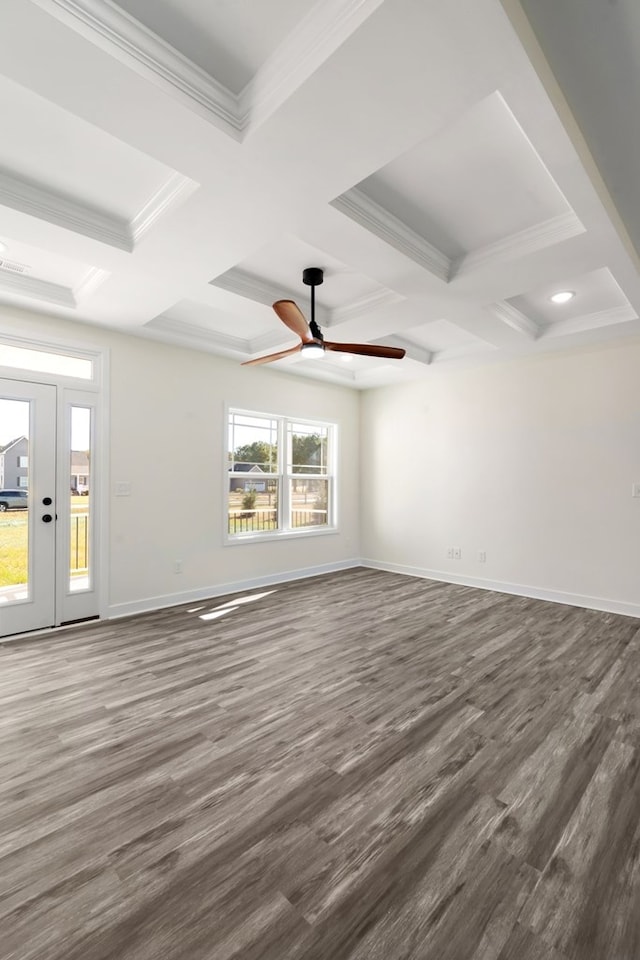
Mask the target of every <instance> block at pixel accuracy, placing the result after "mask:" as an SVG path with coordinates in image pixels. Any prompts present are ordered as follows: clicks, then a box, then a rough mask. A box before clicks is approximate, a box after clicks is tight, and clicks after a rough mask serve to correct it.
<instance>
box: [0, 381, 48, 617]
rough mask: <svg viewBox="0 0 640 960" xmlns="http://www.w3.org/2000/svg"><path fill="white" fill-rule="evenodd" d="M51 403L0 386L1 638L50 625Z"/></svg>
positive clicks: (28, 388) (44, 390)
mask: <svg viewBox="0 0 640 960" xmlns="http://www.w3.org/2000/svg"><path fill="white" fill-rule="evenodd" d="M56 399H57V388H56V387H55V386H52V385H50V384H41V383H24V382H21V381H17V380H1V379H0V636H7V635H9V634H12V633H22V632H24V631H27V630H37V629H38V628H40V627H47V626H52V625H53V624H54V623H55V612H56V603H55V599H56V592H55V588H56V528H57V521H56V514H57V505H56V409H57V405H56Z"/></svg>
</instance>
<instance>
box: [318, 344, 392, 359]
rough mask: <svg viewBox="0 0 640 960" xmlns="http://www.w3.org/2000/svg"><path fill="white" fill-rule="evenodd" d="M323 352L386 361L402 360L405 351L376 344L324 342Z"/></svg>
mask: <svg viewBox="0 0 640 960" xmlns="http://www.w3.org/2000/svg"><path fill="white" fill-rule="evenodd" d="M324 348H325V350H334V351H336V353H355V354H358V356H361V357H385V358H386V359H387V360H402V358H403V357H404V355H405V353H406V350H403V349H402V348H401V347H385V346H381V345H379V344H377V343H331V342H330V341H329V340H325V341H324Z"/></svg>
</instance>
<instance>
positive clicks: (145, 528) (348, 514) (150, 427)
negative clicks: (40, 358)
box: [0, 310, 359, 614]
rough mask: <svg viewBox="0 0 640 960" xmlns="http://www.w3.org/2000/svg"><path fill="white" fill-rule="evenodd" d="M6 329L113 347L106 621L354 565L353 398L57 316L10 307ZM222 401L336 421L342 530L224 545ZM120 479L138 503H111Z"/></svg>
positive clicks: (2, 315) (0, 318) (3, 318)
mask: <svg viewBox="0 0 640 960" xmlns="http://www.w3.org/2000/svg"><path fill="white" fill-rule="evenodd" d="M3 329H4V330H5V331H6V332H11V333H13V334H16V333H17V332H20V333H21V335H23V336H25V337H33V338H41V339H45V340H46V339H47V338H54V339H64V340H65V341H67V342H68V343H70V344H72V343H75V344H77V345H78V346H85V347H89V348H95V347H96V346H97V347H103V348H108V350H109V354H110V384H109V419H110V440H109V459H110V477H109V479H108V484H107V486H108V508H109V527H108V541H109V556H110V563H109V570H108V583H109V587H108V610H107V613H109V614H118V613H123V612H128V611H129V610H134V609H142V608H147V607H153V606H160V605H163V604H165V603H169V602H179V600H180V599H189V597H190V596H195V595H197V594H204V593H206V592H207V591H210V592H211V593H214V592H220V591H221V590H222V589H223V588H225V586H226V585H233V584H237V583H244V582H247V581H251V580H264V579H265V578H269V577H284V576H286V575H287V574H289V573H292V574H294V575H295V573H296V571H301V570H307V569H308V568H315V567H323V566H326V565H328V566H335V565H340V564H343V563H345V562H347V561H350V560H353V559H355V558H357V557H358V555H359V523H358V425H359V397H358V394H357V393H356V392H355V391H352V390H349V389H345V388H342V387H335V386H332V385H325V384H322V383H319V382H317V381H315V382H312V381H309V380H304V379H301V378H300V377H294V376H287V375H285V374H281V373H278V372H275V371H272V370H268V369H260V368H256V367H253V368H252V367H248V368H247V367H244V368H243V367H241V366H240V364H239V363H237V362H235V361H232V360H226V359H222V358H220V357H215V356H212V355H210V354H205V353H200V352H196V351H193V350H188V349H183V348H180V347H174V346H168V345H165V344H161V343H156V342H155V341H150V340H146V339H141V338H136V337H131V336H125V335H121V334H118V333H114V332H111V331H107V330H104V329H101V328H97V327H89V326H86V325H80V324H74V323H70V322H67V321H65V320H56V319H54V318H52V317H41V316H37V315H32V314H19V313H18V312H17V311H10V310H3V311H0V332H1V331H2V330H3ZM225 401H226V402H228V403H229V404H230V405H232V406H238V407H243V408H247V409H254V410H265V411H267V412H273V413H276V414H285V415H287V414H288V415H291V416H295V417H301V418H303V417H313V418H316V419H326V420H329V421H334V422H336V423H338V425H339V458H340V462H339V475H340V479H339V491H338V494H339V507H340V517H339V528H340V529H339V533H337V534H328V535H326V536H318V537H304V538H300V539H295V540H294V539H290V540H284V539H283V540H281V541H266V542H263V543H258V544H242V545H233V546H223V468H222V464H223V451H224V442H225V441H224V427H225V424H224V403H225ZM116 480H128V481H130V483H131V490H132V493H131V496H130V497H115V496H113V492H114V482H115V481H116ZM178 559H180V560H182V561H183V565H184V568H183V569H184V572H183V573H181V574H176V573H175V572H174V564H175V561H176V560H178Z"/></svg>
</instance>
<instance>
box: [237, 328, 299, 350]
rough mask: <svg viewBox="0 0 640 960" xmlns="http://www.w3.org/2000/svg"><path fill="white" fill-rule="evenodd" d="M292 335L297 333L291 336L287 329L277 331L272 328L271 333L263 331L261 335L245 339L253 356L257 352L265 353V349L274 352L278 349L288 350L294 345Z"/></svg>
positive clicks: (247, 348) (247, 347)
mask: <svg viewBox="0 0 640 960" xmlns="http://www.w3.org/2000/svg"><path fill="white" fill-rule="evenodd" d="M291 337H295V334H291V333H290V336H289V337H287V334H286V331H284V330H283V331H282V333H276V332H274V331H273V330H270V331H269V333H263V334H261V335H260V336H259V337H253V338H252V339H251V340H245V343H246V350H247V353H248V354H250V355H251V356H253V355H254V354H256V353H264V351H265V350H271V351H272V352H273V353H276V352H277V351H278V350H286V349H287V348H288V347H290V346H292V343H291ZM293 345H295V344H293Z"/></svg>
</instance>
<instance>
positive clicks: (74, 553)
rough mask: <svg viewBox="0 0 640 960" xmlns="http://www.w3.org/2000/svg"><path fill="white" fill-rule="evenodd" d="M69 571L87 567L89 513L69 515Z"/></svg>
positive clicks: (86, 568)
mask: <svg viewBox="0 0 640 960" xmlns="http://www.w3.org/2000/svg"><path fill="white" fill-rule="evenodd" d="M70 546H71V549H70V551H69V553H70V560H71V572H72V573H74V572H76V571H80V570H88V569H89V514H88V513H75V514H72V516H71V545H70Z"/></svg>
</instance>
